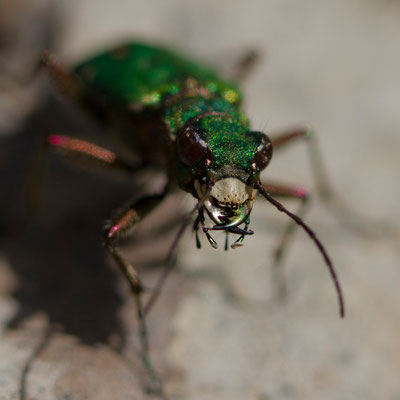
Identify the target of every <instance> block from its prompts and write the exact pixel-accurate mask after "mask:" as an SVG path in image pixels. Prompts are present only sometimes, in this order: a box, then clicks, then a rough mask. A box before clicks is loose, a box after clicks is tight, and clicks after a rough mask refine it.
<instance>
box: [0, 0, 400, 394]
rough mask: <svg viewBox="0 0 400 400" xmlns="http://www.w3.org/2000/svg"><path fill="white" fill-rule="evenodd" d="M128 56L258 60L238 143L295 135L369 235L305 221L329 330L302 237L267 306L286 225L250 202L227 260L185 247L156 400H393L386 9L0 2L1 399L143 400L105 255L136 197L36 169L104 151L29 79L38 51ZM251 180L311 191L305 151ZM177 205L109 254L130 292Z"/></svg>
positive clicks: (367, 0) (133, 347) (38, 75)
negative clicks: (57, 151)
mask: <svg viewBox="0 0 400 400" xmlns="http://www.w3.org/2000/svg"><path fill="white" fill-rule="evenodd" d="M127 39H135V40H136V39H140V40H144V41H151V42H154V43H161V44H163V45H167V46H170V47H172V48H174V49H176V50H179V51H181V52H182V53H185V54H187V55H189V56H190V57H192V58H194V59H196V60H198V61H199V62H202V63H206V64H208V65H211V66H213V67H215V68H217V69H219V70H220V71H222V73H224V72H229V69H230V68H231V66H232V65H234V63H235V62H236V61H237V60H238V59H239V58H240V56H241V55H242V54H243V53H245V52H246V51H248V50H249V49H255V50H256V51H257V52H259V54H260V55H261V59H260V61H259V63H258V64H257V66H256V68H255V70H254V72H253V73H252V74H251V76H250V77H249V79H247V80H246V82H245V83H244V84H243V92H244V100H245V102H244V108H245V110H246V112H247V114H248V116H249V118H250V120H251V121H252V127H253V128H254V129H255V130H263V131H265V132H266V133H267V134H270V133H273V132H276V131H281V130H283V129H285V128H289V127H293V126H297V125H298V124H302V123H311V124H312V125H313V127H314V128H315V131H316V133H317V136H318V143H319V145H320V148H321V151H322V155H323V157H324V160H325V162H326V165H327V168H328V171H329V176H330V177H331V179H332V183H333V185H334V187H335V190H336V191H337V193H338V194H339V195H340V197H341V198H343V199H344V200H345V202H346V204H348V205H349V210H350V213H351V214H358V217H357V218H358V219H359V220H362V221H364V222H365V229H364V228H362V229H361V231H360V230H356V229H350V228H349V227H348V226H347V225H348V224H346V223H343V220H341V219H340V218H338V215H337V213H335V212H332V209H330V208H329V207H328V206H327V205H326V204H324V202H323V201H322V200H321V199H320V198H318V196H317V195H316V196H314V197H313V198H312V204H311V207H310V209H309V212H308V214H307V218H306V220H307V222H308V223H309V224H310V226H312V227H313V228H314V229H315V231H316V232H317V233H318V235H319V237H320V238H321V240H322V241H323V243H324V244H325V245H326V247H327V248H328V251H329V254H330V255H331V256H332V258H333V260H334V263H335V266H336V268H337V271H338V274H339V277H340V281H341V283H342V286H343V289H344V293H345V300H346V307H347V315H346V318H345V319H344V320H340V318H339V317H338V312H337V304H336V297H335V292H334V289H333V285H332V282H331V280H330V277H329V274H328V272H327V270H326V267H325V265H324V263H323V261H322V259H321V256H320V254H319V253H318V251H317V249H316V248H315V246H314V244H313V243H312V242H311V241H310V240H309V238H308V237H307V236H306V235H305V234H304V233H303V232H300V231H299V232H297V233H296V237H295V240H294V242H293V244H292V246H291V247H290V250H289V252H288V255H287V257H286V259H285V260H284V268H283V271H282V273H283V274H284V276H285V278H286V283H287V288H288V294H287V296H286V297H285V299H283V300H282V299H281V300H279V299H278V297H277V295H276V285H275V283H276V282H275V281H274V279H273V274H272V271H271V263H272V251H273V249H274V245H276V243H277V242H278V241H279V238H280V235H281V234H282V232H283V230H284V227H285V224H286V222H287V219H286V218H285V216H283V215H278V214H279V213H278V212H277V211H276V210H275V209H273V208H272V207H271V206H270V205H269V204H267V203H265V202H263V201H262V199H259V200H258V202H257V204H256V205H255V209H254V211H253V213H252V223H251V228H252V229H253V230H254V231H255V234H254V235H253V236H252V237H248V238H246V240H245V245H244V246H243V247H242V248H240V249H238V250H235V251H229V252H224V251H223V250H222V249H220V250H217V251H216V250H214V249H211V248H209V246H208V245H206V246H204V247H203V248H202V249H201V250H200V251H199V250H197V249H196V247H195V242H194V237H193V235H192V234H190V233H188V232H187V233H186V236H185V238H184V240H183V243H181V245H180V252H179V258H178V263H177V268H176V270H175V273H174V274H173V276H171V279H169V281H168V282H167V284H166V286H165V288H164V292H163V294H162V296H161V298H160V299H159V301H158V303H157V304H156V307H155V308H154V310H153V311H152V313H151V315H150V316H149V318H148V325H149V331H150V341H151V348H152V357H153V359H154V365H155V368H156V370H157V371H158V372H159V375H160V376H161V378H162V379H163V381H164V384H165V389H166V391H167V392H168V395H169V398H170V399H195V400H197V399H199V400H200V399H215V400H225V399H226V400H227V399H229V400H233V399H238V400H239V399H254V400H270V399H329V400H331V399H332V400H333V399H338V400H339V399H340V400H343V399H363V400H367V399H371V400H372V399H379V398H381V399H382V398H383V399H392V400H396V399H400V379H399V376H400V345H399V340H398V335H399V330H400V311H399V310H400V291H399V290H398V287H399V284H400V270H399V266H400V263H399V260H400V252H399V248H398V244H399V236H398V234H397V232H398V229H399V220H400V218H399V217H400V211H399V207H398V198H399V195H400V186H399V184H398V173H399V167H400V162H399V157H398V153H399V149H400V136H399V130H400V114H399V111H400V51H399V43H400V2H399V1H398V0H337V1H335V2H321V1H317V0H303V1H301V2H295V1H290V0H262V1H261V0H248V1H247V2H241V3H240V4H239V2H232V1H228V0H225V1H223V0H221V1H218V0H217V1H208V0H203V1H193V2H187V1H183V0H169V1H162V0H152V1H148V2H142V1H134V0H132V1H127V0H116V1H114V2H109V1H103V0H101V1H100V0H96V1H95V0H84V1H82V0H80V1H77V0H57V1H51V0H2V2H1V3H0V180H1V191H0V193H1V194H0V209H1V212H0V235H1V236H0V325H1V331H0V332H1V340H0V399H41V400H47V399H65V400H66V399H70V400H72V399H74V400H75V399H76V400H81V399H96V400H102V399H107V400H108V399H110V398H118V399H147V398H151V396H149V395H146V394H145V393H144V392H143V381H144V379H145V378H144V377H145V373H144V371H143V368H142V366H141V363H140V360H139V357H138V354H137V351H138V338H137V324H136V313H135V308H134V304H133V302H132V299H131V298H130V296H129V293H128V292H127V289H126V286H125V282H122V280H121V279H120V277H119V276H118V273H117V271H116V269H115V267H114V266H113V264H112V263H111V261H110V260H109V259H108V258H107V257H106V254H105V252H104V250H103V249H102V246H101V230H102V226H103V221H104V220H105V219H107V218H109V216H110V215H111V211H112V210H113V209H115V208H117V207H119V206H120V205H121V204H124V203H125V202H126V201H127V200H129V198H131V197H132V196H133V195H134V194H135V193H136V192H137V191H140V190H141V189H140V187H139V186H140V185H139V183H138V182H135V181H132V180H131V179H117V178H116V177H113V176H111V177H110V176H107V175H106V174H101V175H99V174H93V173H92V172H91V171H86V170H82V169H77V168H74V167H73V166H71V165H69V164H67V163H65V162H63V160H61V159H60V157H58V156H57V155H54V154H43V151H42V148H43V147H42V144H43V140H44V138H45V137H46V136H47V135H48V134H50V133H54V132H61V133H65V134H70V135H74V136H79V137H83V138H88V139H90V140H93V141H96V142H97V143H99V144H106V135H105V130H104V127H102V126H100V125H99V124H98V123H97V122H96V121H93V120H92V119H91V118H90V117H88V116H87V115H86V114H85V113H84V112H82V110H80V109H79V108H77V106H76V105H74V104H72V103H71V102H69V101H68V99H66V98H65V97H63V96H62V94H60V93H59V92H57V90H54V88H52V85H51V83H50V82H49V81H48V79H47V77H46V76H45V74H43V73H42V72H40V71H38V70H37V62H38V59H39V58H40V54H41V52H42V51H43V50H44V49H48V48H49V49H51V50H52V51H54V52H55V54H57V56H58V58H59V60H60V62H62V63H65V65H67V66H70V65H73V64H74V63H75V62H77V61H79V60H81V59H83V58H85V57H87V56H88V55H90V54H92V53H93V52H96V51H98V50H101V49H105V48H107V46H110V45H113V44H118V43H120V42H122V41H125V40H127ZM42 166H44V168H42ZM37 176H42V177H43V179H37V178H36V177H37ZM265 177H266V178H268V177H270V178H273V179H278V178H279V179H281V180H282V181H283V182H286V183H298V184H304V185H306V186H307V187H309V188H310V189H311V190H312V189H313V185H314V182H313V179H312V173H311V169H310V163H309V159H308V157H307V149H306V146H305V145H304V144H303V143H298V144H296V145H293V146H291V147H290V148H288V149H287V150H286V149H285V150H283V151H282V153H281V154H279V153H278V152H277V153H276V154H275V155H274V160H273V162H272V163H271V166H269V167H268V169H267V171H266V172H265ZM146 179H148V178H147V177H143V179H142V180H143V182H144V184H145V185H146ZM143 182H142V184H143ZM32 193H35V194H32ZM35 203H36V205H35ZM32 205H34V207H33V206H32ZM192 205H193V199H191V198H190V196H187V195H186V196H180V197H178V198H176V197H174V198H172V199H171V200H170V201H169V203H168V202H167V204H165V205H164V206H163V208H161V209H160V210H159V211H158V212H157V213H156V214H155V215H154V216H152V217H151V218H149V221H148V222H149V223H148V224H147V225H146V227H144V228H143V229H141V230H140V232H139V233H136V234H135V235H134V237H133V238H132V240H131V241H126V243H125V242H124V243H123V244H122V245H121V248H122V251H123V254H124V255H125V256H126V257H127V258H128V259H129V260H132V262H134V263H136V265H138V267H139V268H140V271H141V273H142V275H143V279H144V281H145V282H154V277H156V276H157V274H158V273H159V271H160V269H159V268H158V267H157V266H159V264H160V260H162V259H163V257H164V255H165V254H166V252H167V249H168V246H169V245H170V243H171V242H172V240H173V238H174V232H175V231H174V230H167V231H166V232H157V234H156V233H155V232H156V231H157V229H156V228H157V227H158V226H159V225H160V224H161V221H164V222H165V219H166V216H169V215H172V216H179V215H180V212H182V211H181V210H182V209H185V207H187V208H188V209H189V207H190V206H192ZM287 206H288V207H289V208H290V209H291V210H296V207H297V204H295V203H291V202H288V203H287ZM31 208H34V209H35V210H36V211H35V212H34V213H32V210H31ZM168 224H170V225H173V224H172V222H171V221H170V222H168V221H167V225H168ZM174 229H175V230H176V228H174ZM158 231H159V230H158ZM161 231H162V230H161ZM219 242H220V243H221V246H220V247H223V246H222V242H223V237H222V236H221V237H219ZM150 286H151V285H150Z"/></svg>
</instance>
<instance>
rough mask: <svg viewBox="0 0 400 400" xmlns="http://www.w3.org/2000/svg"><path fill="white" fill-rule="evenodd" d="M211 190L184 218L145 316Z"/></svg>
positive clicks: (159, 291) (145, 310) (158, 293)
mask: <svg viewBox="0 0 400 400" xmlns="http://www.w3.org/2000/svg"><path fill="white" fill-rule="evenodd" d="M210 190H211V185H209V187H208V188H207V190H206V192H205V194H204V196H203V197H202V198H201V199H199V201H198V202H197V204H196V205H195V206H194V207H193V209H192V210H191V211H190V213H188V214H187V215H185V217H184V218H183V221H182V224H181V226H180V228H179V230H178V232H177V234H176V236H175V239H174V241H173V242H172V244H171V247H170V248H169V250H168V254H167V257H166V259H165V264H164V270H163V272H162V274H161V275H160V277H159V278H158V281H157V283H156V286H155V287H154V291H153V293H152V295H151V296H150V299H149V301H148V302H147V303H146V304H145V306H144V307H143V313H144V314H145V315H146V314H147V313H148V312H149V311H150V309H151V308H152V307H153V305H154V303H155V302H156V300H157V299H158V296H159V295H160V293H161V289H162V287H163V286H164V283H165V281H166V279H167V277H168V275H169V273H170V272H171V270H172V268H173V266H174V263H175V250H176V248H177V247H178V244H179V241H180V240H181V239H182V237H183V234H184V233H185V230H186V228H187V227H188V226H189V225H190V223H191V222H192V218H193V215H194V213H195V212H196V211H199V210H200V209H201V208H202V207H203V204H204V199H205V198H206V197H207V196H208V195H209V193H210Z"/></svg>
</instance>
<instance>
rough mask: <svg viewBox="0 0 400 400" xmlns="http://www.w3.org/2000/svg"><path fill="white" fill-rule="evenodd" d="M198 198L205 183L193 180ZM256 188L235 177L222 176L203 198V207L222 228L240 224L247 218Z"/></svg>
mask: <svg viewBox="0 0 400 400" xmlns="http://www.w3.org/2000/svg"><path fill="white" fill-rule="evenodd" d="M194 187H195V190H196V192H197V195H198V196H199V198H202V197H204V195H205V194H206V190H207V185H206V184H204V183H203V184H202V183H200V182H199V181H198V180H196V181H195V182H194ZM256 193H257V190H256V189H254V188H252V187H251V186H249V185H247V184H245V183H243V182H242V181H241V180H239V179H237V178H223V179H220V180H219V181H217V182H215V184H214V186H213V187H212V188H211V190H210V193H209V195H208V196H206V197H205V199H204V207H205V209H206V211H207V214H208V215H209V216H210V218H211V219H212V220H213V221H214V222H215V223H216V224H217V225H223V226H224V229H227V228H230V227H233V226H237V225H240V224H241V223H243V222H245V221H246V219H247V218H248V216H249V214H250V212H251V210H252V208H253V202H254V198H255V195H256Z"/></svg>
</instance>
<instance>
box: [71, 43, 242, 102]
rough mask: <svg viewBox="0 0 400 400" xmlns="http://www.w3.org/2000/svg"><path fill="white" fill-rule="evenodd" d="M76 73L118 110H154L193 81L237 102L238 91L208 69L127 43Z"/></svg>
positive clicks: (167, 52) (157, 49) (155, 49)
mask: <svg viewBox="0 0 400 400" xmlns="http://www.w3.org/2000/svg"><path fill="white" fill-rule="evenodd" d="M75 73H76V74H77V75H78V76H79V77H80V78H81V79H82V80H83V82H84V83H85V84H86V85H87V86H88V87H89V88H90V89H91V91H92V92H94V93H95V94H98V95H106V96H107V97H108V98H109V99H110V100H111V101H114V102H115V103H117V104H118V105H119V106H120V107H126V108H133V109H134V108H135V107H134V105H143V106H151V107H155V108H156V107H157V106H159V104H160V102H161V100H162V97H163V96H164V95H165V94H175V93H177V92H178V91H179V90H180V85H181V84H182V82H183V81H184V80H185V79H186V78H188V77H192V78H194V79H195V80H197V81H198V82H200V83H201V84H202V85H204V86H205V87H207V89H208V90H209V91H210V92H214V93H218V94H219V95H221V96H222V97H225V98H227V99H229V101H230V102H232V103H233V102H238V101H239V100H240V99H239V95H238V92H237V88H236V87H234V85H232V84H231V83H227V82H224V81H222V80H221V79H219V78H218V76H217V74H216V73H215V72H214V71H212V70H211V69H209V68H207V67H204V66H203V65H201V64H198V63H196V62H193V61H191V60H188V59H186V58H184V57H182V56H180V55H179V54H177V53H175V52H173V51H170V50H167V49H163V48H160V47H153V46H149V45H146V44H141V43H129V44H125V45H124V46H119V47H117V48H115V49H112V50H111V51H107V52H105V53H102V54H99V55H97V56H95V57H93V58H90V59H88V60H86V61H84V62H83V63H81V64H79V65H78V66H77V67H76V68H75Z"/></svg>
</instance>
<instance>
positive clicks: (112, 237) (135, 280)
mask: <svg viewBox="0 0 400 400" xmlns="http://www.w3.org/2000/svg"><path fill="white" fill-rule="evenodd" d="M164 197H165V193H162V194H158V195H152V196H146V197H143V198H141V199H139V200H138V201H136V202H135V203H133V204H132V205H130V206H129V207H128V208H126V209H124V210H123V211H121V212H119V213H118V214H117V215H116V216H115V217H114V218H112V220H111V222H110V223H107V227H106V230H105V234H104V246H105V248H106V249H107V251H108V253H109V254H110V255H111V257H112V258H113V259H114V261H115V262H116V264H117V266H118V268H119V270H120V272H121V274H122V275H123V276H124V278H125V279H126V281H127V282H128V284H129V287H130V290H131V292H132V294H133V295H134V298H135V303H136V310H137V315H138V321H139V335H140V342H141V348H142V361H143V364H144V366H145V368H146V370H147V372H148V374H149V376H150V378H151V381H152V382H151V383H152V386H151V387H150V390H151V391H153V392H158V393H159V394H162V386H161V383H160V380H159V379H158V377H157V375H156V373H155V371H154V369H153V366H152V363H151V361H150V354H149V353H150V350H149V341H148V334H147V327H146V320H145V313H144V310H143V303H142V293H143V285H142V283H141V280H140V278H139V274H138V272H137V271H136V269H135V268H134V267H133V266H132V265H131V264H129V263H128V262H127V261H125V260H124V258H123V257H122V256H121V255H120V253H119V251H118V249H117V248H116V247H115V244H114V243H115V241H116V240H117V239H118V238H119V237H120V236H121V235H124V234H125V235H126V234H129V232H131V231H132V230H133V229H134V227H135V226H136V225H137V224H138V223H139V222H140V221H141V220H142V218H143V217H144V216H146V215H147V214H148V213H150V212H151V211H152V210H153V209H154V208H155V207H157V206H158V205H159V204H160V203H161V201H162V200H163V199H164Z"/></svg>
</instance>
